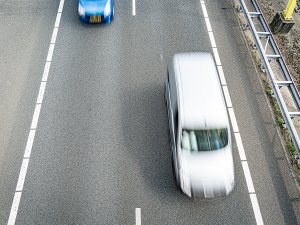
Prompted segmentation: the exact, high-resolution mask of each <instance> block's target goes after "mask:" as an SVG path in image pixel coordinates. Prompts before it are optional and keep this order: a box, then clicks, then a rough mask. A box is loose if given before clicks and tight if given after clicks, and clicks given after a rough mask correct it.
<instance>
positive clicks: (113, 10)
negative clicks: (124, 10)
mask: <svg viewBox="0 0 300 225" xmlns="http://www.w3.org/2000/svg"><path fill="white" fill-rule="evenodd" d="M114 16H115V7H114V6H113V7H112V13H111V16H110V20H113V19H114Z"/></svg>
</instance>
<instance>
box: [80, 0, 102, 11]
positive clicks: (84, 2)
mask: <svg viewBox="0 0 300 225" xmlns="http://www.w3.org/2000/svg"><path fill="white" fill-rule="evenodd" d="M107 2H108V0H93V1H88V0H80V1H79V3H80V5H81V6H82V7H83V8H84V9H85V11H86V12H87V13H96V12H97V13H102V12H103V11H104V7H105V5H106V3H107Z"/></svg>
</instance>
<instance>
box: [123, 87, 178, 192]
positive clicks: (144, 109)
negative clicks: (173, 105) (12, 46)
mask: <svg viewBox="0 0 300 225" xmlns="http://www.w3.org/2000/svg"><path fill="white" fill-rule="evenodd" d="M122 99H123V102H122V132H123V136H124V142H125V145H126V146H125V149H126V150H127V151H128V152H129V154H130V156H131V157H132V159H133V162H136V163H137V164H138V169H140V174H141V175H142V177H143V181H142V182H144V186H146V191H151V192H153V191H154V192H155V194H157V195H159V196H160V197H162V196H164V197H166V196H169V197H171V196H174V195H179V196H180V193H179V191H178V190H177V188H176V185H175V183H174V180H173V175H172V170H171V152H170V147H169V136H168V135H169V134H168V120H167V111H166V107H165V104H164V87H163V84H162V85H159V86H158V85H157V84H155V85H149V84H147V85H144V86H143V87H137V86H136V87H134V88H131V90H130V91H129V90H125V91H124V93H123V97H122ZM149 189H150V190H149Z"/></svg>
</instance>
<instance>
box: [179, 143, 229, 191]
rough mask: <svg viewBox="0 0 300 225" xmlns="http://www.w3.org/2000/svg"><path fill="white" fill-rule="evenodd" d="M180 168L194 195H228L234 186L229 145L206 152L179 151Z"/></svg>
mask: <svg viewBox="0 0 300 225" xmlns="http://www.w3.org/2000/svg"><path fill="white" fill-rule="evenodd" d="M180 158H181V169H182V170H183V171H184V172H185V173H186V175H187V177H188V179H189V181H190V185H191V191H192V193H193V195H194V196H195V197H197V196H199V197H202V196H203V197H214V196H219V195H228V194H229V193H230V192H231V191H232V189H233V186H234V166H233V158H232V152H231V148H230V147H229V146H227V147H225V148H223V149H219V150H214V151H207V152H196V153H193V152H188V151H182V152H181V157H180Z"/></svg>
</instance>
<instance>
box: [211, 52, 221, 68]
mask: <svg viewBox="0 0 300 225" xmlns="http://www.w3.org/2000/svg"><path fill="white" fill-rule="evenodd" d="M212 50H213V52H214V56H215V60H216V64H217V66H221V60H220V56H219V52H218V49H217V48H213V49H212Z"/></svg>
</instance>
